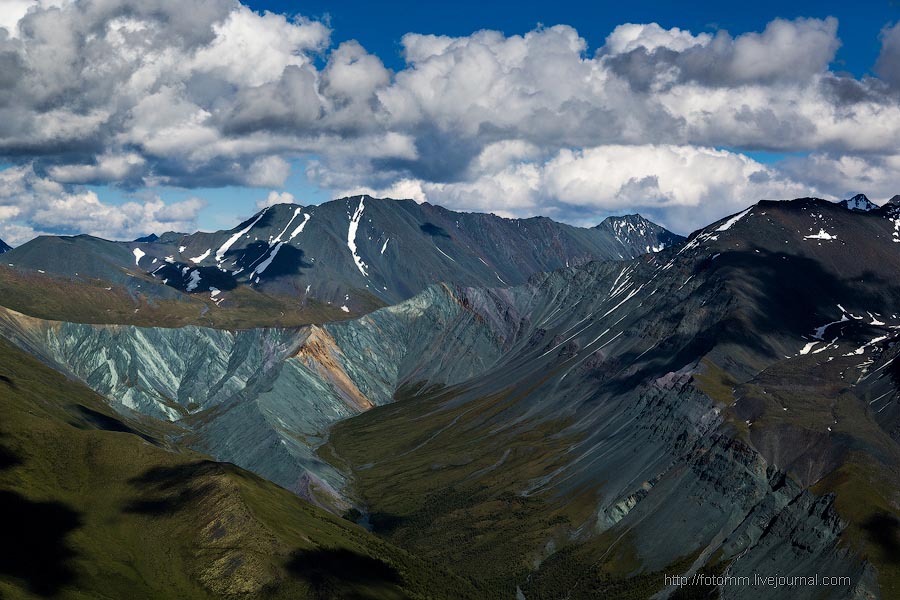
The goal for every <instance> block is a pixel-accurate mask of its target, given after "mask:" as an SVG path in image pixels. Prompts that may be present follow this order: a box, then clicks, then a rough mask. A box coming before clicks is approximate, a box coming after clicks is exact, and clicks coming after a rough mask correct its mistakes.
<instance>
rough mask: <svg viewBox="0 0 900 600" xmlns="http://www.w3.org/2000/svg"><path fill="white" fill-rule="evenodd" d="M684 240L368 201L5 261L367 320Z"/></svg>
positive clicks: (58, 248)
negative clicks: (451, 287) (424, 298)
mask: <svg viewBox="0 0 900 600" xmlns="http://www.w3.org/2000/svg"><path fill="white" fill-rule="evenodd" d="M682 239H683V238H682V237H681V236H678V235H675V234H673V233H671V232H669V231H667V230H665V229H663V228H662V227H660V226H658V225H656V224H654V223H651V222H650V221H647V220H646V219H644V218H642V217H640V216H639V215H629V216H625V217H610V218H608V219H606V220H605V221H604V222H603V223H601V224H600V225H599V226H597V227H595V228H579V227H572V226H569V225H564V224H562V223H557V222H555V221H552V220H550V219H547V218H543V217H536V218H532V219H505V218H502V217H498V216H495V215H490V214H479V213H459V212H453V211H450V210H447V209H445V208H442V207H440V206H434V205H431V204H428V203H424V204H419V203H416V202H413V201H411V200H380V199H374V198H371V197H368V196H357V197H353V198H344V199H341V200H334V201H331V202H326V203H324V204H321V205H318V206H307V207H302V206H297V205H293V204H279V205H275V206H271V207H267V208H265V209H263V210H262V211H260V212H259V213H257V214H256V215H254V216H253V217H251V218H250V219H248V220H247V221H245V222H243V223H241V224H240V225H238V226H237V227H235V228H234V229H232V230H229V231H218V232H214V233H194V234H181V233H172V232H169V233H164V234H162V235H161V236H156V235H151V236H148V237H145V238H141V239H139V240H135V241H134V242H131V243H121V242H109V241H106V240H101V239H97V238H92V237H89V236H75V237H68V238H66V237H52V236H42V237H38V238H36V239H34V240H32V241H30V242H28V243H26V244H24V245H22V246H20V247H18V248H16V249H15V250H13V251H12V252H11V253H10V254H9V256H7V257H6V261H7V262H8V263H13V264H14V265H15V266H16V267H17V268H18V269H20V270H21V269H27V270H31V271H43V272H46V273H50V274H54V275H57V276H60V277H81V278H84V277H89V278H97V279H102V280H105V281H109V282H112V283H115V284H118V285H121V286H124V287H126V288H127V289H129V290H131V291H132V292H133V293H137V291H138V289H139V288H140V293H141V294H142V295H145V296H147V297H150V298H159V299H170V298H173V297H176V292H184V293H189V294H193V295H198V296H199V295H202V296H205V297H208V298H209V299H211V300H212V301H213V302H214V303H215V304H216V305H224V306H226V307H227V306H229V305H240V304H241V302H242V299H243V297H244V296H246V295H254V296H255V295H258V294H263V295H264V296H268V297H275V298H280V299H284V298H287V299H289V301H288V302H287V304H290V305H292V307H296V306H305V305H319V306H325V307H329V306H330V307H331V308H333V309H334V311H337V312H338V313H344V314H354V315H358V314H363V313H366V312H369V311H371V310H372V309H374V308H378V307H381V306H386V305H390V304H395V303H396V302H399V301H401V300H405V299H407V298H409V297H411V296H413V295H415V294H417V293H419V292H420V291H422V290H423V289H424V288H425V286H427V285H428V284H430V283H433V282H436V281H452V282H457V283H464V284H467V285H478V286H489V285H518V284H521V283H524V281H525V280H526V279H527V278H528V277H529V276H530V275H531V274H533V273H536V272H540V271H550V270H554V269H557V268H561V267H565V266H569V265H579V264H584V263H586V262H589V261H591V260H597V259H612V258H615V259H623V260H624V259H628V258H633V257H634V256H636V255H638V254H641V253H645V252H651V251H659V250H661V249H663V248H665V247H667V246H671V245H672V244H676V243H678V242H680V241H681V240H682ZM250 303H251V304H252V301H251V302H250ZM332 316H333V317H339V316H340V314H337V315H332Z"/></svg>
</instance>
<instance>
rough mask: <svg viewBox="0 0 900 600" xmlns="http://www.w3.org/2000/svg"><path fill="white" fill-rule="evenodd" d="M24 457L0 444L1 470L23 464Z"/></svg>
mask: <svg viewBox="0 0 900 600" xmlns="http://www.w3.org/2000/svg"><path fill="white" fill-rule="evenodd" d="M22 462H23V461H22V457H20V456H19V455H18V454H16V453H15V452H13V451H12V450H10V449H9V448H7V447H6V446H3V445H0V471H5V470H7V469H12V468H13V467H17V466H19V465H21V464H22Z"/></svg>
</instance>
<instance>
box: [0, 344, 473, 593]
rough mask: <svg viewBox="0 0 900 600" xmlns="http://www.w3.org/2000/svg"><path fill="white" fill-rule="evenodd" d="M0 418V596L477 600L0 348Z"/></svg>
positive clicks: (403, 555)
mask: <svg viewBox="0 0 900 600" xmlns="http://www.w3.org/2000/svg"><path fill="white" fill-rule="evenodd" d="M0 411H2V415H3V419H2V420H0V507H2V514H3V524H4V525H3V526H4V531H5V533H6V536H7V537H6V538H5V542H6V543H5V544H4V545H3V547H2V548H0V596H2V597H3V598H22V599H31V598H50V597H53V598H135V599H140V600H151V599H153V598H173V597H177V598H183V599H190V600H195V599H196V600H211V599H213V598H219V599H221V598H273V599H274V598H285V599H287V598H291V599H296V598H321V597H334V596H337V597H351V598H368V599H375V598H404V599H406V598H423V597H429V598H446V599H448V600H449V599H450V598H454V599H456V598H473V599H474V598H483V597H484V592H482V591H480V590H477V589H475V588H474V586H473V585H472V584H471V582H468V581H465V580H463V579H461V578H458V577H456V576H454V575H452V574H451V573H449V572H447V571H445V570H442V569H440V568H439V567H438V566H437V565H434V564H430V563H425V562H423V561H421V560H419V559H416V558H415V557H413V556H410V555H409V554H408V553H407V552H405V551H403V550H401V549H399V548H396V547H394V546H392V545H391V544H389V543H387V542H385V541H384V540H381V539H378V538H376V537H375V536H373V535H371V534H370V533H367V532H366V531H365V530H363V529H362V528H361V527H357V526H355V525H352V524H351V523H349V522H348V521H346V520H344V519H340V518H338V517H336V516H334V515H332V514H329V513H327V512H325V511H323V510H321V509H318V508H316V507H315V506H312V505H310V504H309V503H307V502H304V501H303V500H301V499H300V498H297V497H296V496H295V495H293V494H291V493H290V492H287V491H285V490H283V489H281V488H279V487H278V486H276V485H273V484H271V483H269V482H267V481H265V480H263V479H261V478H259V477H257V476H254V475H252V474H251V473H248V472H246V471H243V470H241V469H239V468H237V467H235V466H234V465H229V464H222V463H216V462H213V461H211V460H209V459H208V457H205V456H203V455H200V454H197V453H195V452H191V451H188V450H186V449H184V448H181V447H178V446H177V445H173V444H171V443H170V442H169V441H167V440H166V438H167V434H168V430H167V428H165V427H158V426H156V425H154V424H152V423H150V422H148V420H146V419H140V420H138V419H130V418H127V417H123V415H121V414H117V413H115V412H114V411H112V410H110V408H109V407H108V406H107V405H106V403H105V401H104V399H103V398H101V397H100V396H98V395H96V394H94V393H93V392H91V391H90V390H89V389H87V388H86V387H85V386H83V385H80V384H77V383H75V382H73V381H71V380H69V379H67V378H66V377H64V376H62V375H61V374H59V373H55V372H53V371H52V370H51V369H49V368H47V367H46V366H44V365H41V364H40V363H39V362H38V361H37V360H35V359H34V358H32V357H29V356H27V355H26V354H25V353H23V352H21V351H18V350H16V349H15V348H13V347H11V346H10V345H9V344H8V343H7V342H5V341H2V340H0ZM13 540H14V541H13ZM163 572H164V573H165V576H160V573H163Z"/></svg>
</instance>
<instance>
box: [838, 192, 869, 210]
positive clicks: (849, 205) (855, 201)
mask: <svg viewBox="0 0 900 600" xmlns="http://www.w3.org/2000/svg"><path fill="white" fill-rule="evenodd" d="M839 204H840V205H841V206H843V207H844V208H846V209H848V210H859V211H865V212H868V211H870V210H875V209H876V208H878V205H877V204H875V203H874V202H872V201H871V200H869V199H868V198H867V197H866V195H865V194H856V195H855V196H853V197H852V198H848V199H847V200H841V201H840V202H839Z"/></svg>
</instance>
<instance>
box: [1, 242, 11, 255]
mask: <svg viewBox="0 0 900 600" xmlns="http://www.w3.org/2000/svg"><path fill="white" fill-rule="evenodd" d="M10 250H12V247H11V246H10V245H9V244H7V243H6V242H4V241H3V240H0V254H3V253H4V252H8V251H10Z"/></svg>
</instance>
